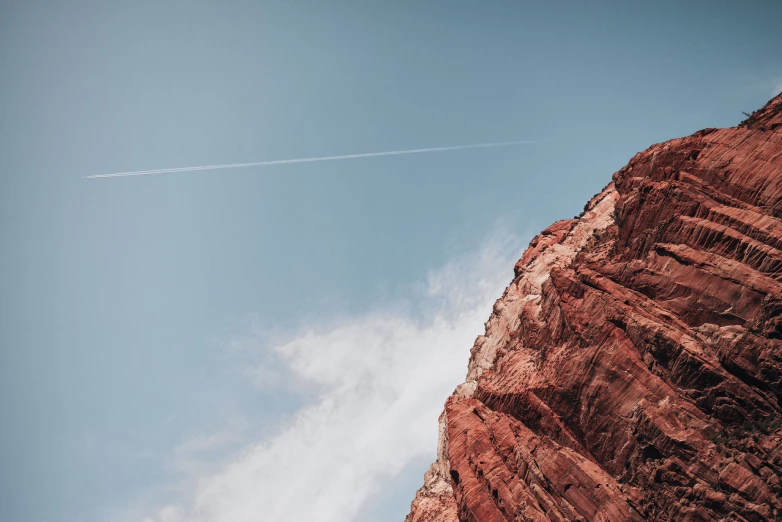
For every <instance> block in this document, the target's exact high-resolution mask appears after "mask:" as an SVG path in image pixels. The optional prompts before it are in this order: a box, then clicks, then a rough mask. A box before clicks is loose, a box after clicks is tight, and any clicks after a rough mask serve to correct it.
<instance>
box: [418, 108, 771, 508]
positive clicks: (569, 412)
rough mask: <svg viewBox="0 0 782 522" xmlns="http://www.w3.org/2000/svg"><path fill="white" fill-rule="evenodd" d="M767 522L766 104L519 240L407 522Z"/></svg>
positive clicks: (657, 154)
mask: <svg viewBox="0 0 782 522" xmlns="http://www.w3.org/2000/svg"><path fill="white" fill-rule="evenodd" d="M521 520H532V521H548V520H554V521H565V520H585V521H593V520H594V521H628V520H629V521H636V520H637V521H640V520H654V521H667V520H670V521H696V520H746V521H766V520H782V95H780V96H777V97H776V98H774V99H773V100H771V102H769V104H767V105H766V106H765V107H764V108H763V109H761V110H759V111H756V112H755V113H753V114H752V116H751V117H749V118H748V119H747V120H746V121H745V122H743V123H742V124H740V125H739V126H737V127H734V128H730V129H705V130H702V131H699V132H697V133H695V134H693V135H692V136H689V137H686V138H680V139H674V140H671V141H668V142H665V143H661V144H657V145H654V146H652V147H650V148H649V149H648V150H646V151H644V152H642V153H639V154H637V155H636V156H635V157H633V158H632V159H631V160H630V162H629V164H628V165H627V166H625V167H624V168H622V169H621V170H620V171H619V172H617V173H615V174H614V176H613V181H612V182H611V183H609V185H608V186H607V187H606V188H605V189H603V190H602V191H601V192H600V193H599V194H597V195H596V196H595V197H594V198H593V199H592V200H591V201H590V202H589V203H588V205H587V206H586V208H585V212H584V213H583V215H582V216H581V217H579V218H578V219H572V220H565V221H560V222H558V223H555V224H554V225H552V226H551V227H549V228H548V229H546V230H544V231H543V232H542V233H541V234H540V235H539V236H537V237H536V238H535V239H533V240H532V242H531V243H530V246H529V248H528V249H527V251H526V252H525V253H524V254H523V256H522V257H521V259H520V260H519V262H518V263H517V264H516V266H515V279H514V280H513V281H512V283H511V284H510V285H509V286H508V288H507V289H506V291H505V293H504V294H503V296H502V297H501V298H500V299H499V300H498V301H497V302H496V304H495V305H494V309H493V311H492V314H491V317H490V318H489V320H488V322H487V323H486V333H485V335H483V336H481V337H479V338H478V339H477V340H476V342H475V345H474V347H473V348H472V352H471V357H470V361H469V367H468V374H467V379H466V381H465V382H464V383H463V384H461V385H459V387H458V388H457V389H456V391H455V392H454V394H453V395H452V396H451V397H450V398H449V399H448V401H447V402H446V404H445V410H444V411H443V413H442V415H441V417H440V442H439V448H438V458H437V461H436V462H435V463H434V464H433V465H432V467H431V469H430V470H429V471H428V472H427V474H426V476H425V479H424V486H423V487H422V488H421V489H420V490H419V491H418V493H417V495H416V498H415V500H414V501H413V503H412V506H411V512H410V514H409V515H408V517H407V522H434V521H438V522H456V521H462V522H466V521H470V522H508V521H521Z"/></svg>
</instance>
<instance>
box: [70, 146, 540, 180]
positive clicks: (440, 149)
mask: <svg viewBox="0 0 782 522" xmlns="http://www.w3.org/2000/svg"><path fill="white" fill-rule="evenodd" d="M536 142H537V140H523V141H503V142H497V143H476V144H472V145H454V146H450V147H432V148H428V149H408V150H393V151H387V152H365V153H362V154H345V155H342V156H321V157H318V158H297V159H285V160H272V161H255V162H252V163H229V164H226V165H201V166H198V167H176V168H170V169H154V170H136V171H132V172H116V173H114V174H93V175H91V176H84V177H85V178H86V179H99V178H125V177H128V176H151V175H155V174H172V173H175V172H195V171H199V170H221V169H241V168H247V167H268V166H271V165H287V164H291V163H314V162H318V161H338V160H348V159H359V158H376V157H379V156H401V155H406V154H424V153H428V152H446V151H453V150H465V149H482V148H490V147H508V146H510V145H525V144H530V143H536Z"/></svg>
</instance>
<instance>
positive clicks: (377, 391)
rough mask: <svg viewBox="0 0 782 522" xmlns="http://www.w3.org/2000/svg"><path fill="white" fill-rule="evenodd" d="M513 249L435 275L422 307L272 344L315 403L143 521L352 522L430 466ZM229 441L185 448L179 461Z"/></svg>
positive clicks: (220, 438) (202, 441) (510, 242)
mask: <svg viewBox="0 0 782 522" xmlns="http://www.w3.org/2000/svg"><path fill="white" fill-rule="evenodd" d="M520 247H521V241H519V240H518V238H512V237H502V238H500V237H495V238H493V239H492V240H491V241H489V242H487V243H486V244H485V245H484V246H483V247H482V248H481V249H480V250H479V251H478V252H475V253H473V254H470V255H464V256H461V257H459V258H458V259H456V260H454V261H452V262H451V263H449V264H448V265H447V266H445V267H443V268H441V269H440V270H437V271H435V272H432V273H431V274H430V275H429V277H428V280H427V281H426V283H425V284H424V285H422V289H419V291H417V293H416V295H415V297H414V300H415V302H416V303H417V304H421V303H422V304H421V306H390V307H387V308H386V310H387V311H376V312H372V313H368V314H366V315H364V316H361V317H357V318H353V319H348V320H342V321H340V323H339V324H335V325H332V326H331V327H324V328H312V329H305V330H303V331H301V332H299V333H298V334H296V335H295V336H293V337H291V338H290V339H291V340H290V341H289V342H284V343H279V344H277V345H273V346H272V347H271V348H269V349H270V350H271V351H272V352H273V353H274V354H275V358H277V359H278V361H282V362H283V363H284V365H285V371H286V372H290V374H291V375H292V376H293V377H295V378H296V379H300V380H301V381H303V382H305V383H307V384H308V385H309V386H310V387H313V388H314V389H315V390H316V391H317V393H316V395H315V399H314V400H313V401H312V402H311V403H309V404H308V405H307V406H306V407H304V408H303V409H301V410H299V411H298V412H297V413H296V414H295V416H294V417H293V419H292V421H290V422H289V423H288V424H287V425H285V426H282V427H280V429H279V431H277V432H276V434H275V435H273V436H271V437H268V438H266V439H264V440H259V441H257V442H255V443H251V444H248V445H247V446H246V447H245V448H244V449H243V450H242V451H240V452H239V453H238V454H237V455H235V456H234V457H233V458H232V459H230V460H229V461H227V462H226V463H224V464H223V465H221V466H219V467H218V468H217V469H211V470H208V471H205V470H201V471H199V472H198V474H197V475H196V476H194V477H193V483H192V488H191V489H190V493H189V494H188V495H186V497H185V498H184V500H182V501H174V502H171V503H170V505H167V506H165V507H163V508H160V509H157V511H156V512H155V514H149V515H147V516H146V517H145V518H142V520H143V521H144V522H185V521H187V522H193V521H197V522H250V521H253V522H255V521H258V520H274V521H276V522H287V521H290V522H300V521H302V520H313V521H318V522H346V521H350V520H355V519H356V517H357V516H359V513H360V510H361V509H362V508H366V507H367V506H366V504H367V502H368V501H369V500H370V499H371V498H372V497H373V495H375V494H377V493H378V492H380V491H381V490H382V489H383V488H384V486H386V485H388V484H390V483H391V481H392V480H393V478H394V477H395V476H396V475H397V474H399V473H400V472H401V471H402V470H403V469H404V467H405V466H406V465H408V464H410V463H411V462H414V461H420V460H421V459H422V458H426V459H433V458H434V456H435V451H436V446H437V442H436V440H437V418H438V415H439V413H440V411H441V409H442V407H443V403H444V401H445V399H446V397H447V396H448V394H450V393H451V391H452V390H453V389H454V387H455V386H456V385H457V384H458V383H459V382H461V381H462V380H463V379H464V376H465V373H466V367H467V358H468V356H469V350H470V347H471V346H472V343H473V341H474V339H475V337H476V336H477V335H479V334H481V333H482V332H483V323H484V321H485V320H486V319H487V317H488V315H489V312H490V310H491V307H492V304H493V302H494V300H495V299H496V298H497V297H499V295H500V294H501V292H502V290H503V288H504V287H505V286H506V285H507V283H509V282H510V280H511V278H512V271H511V270H512V266H513V261H514V260H515V257H516V256H517V255H518V253H519V251H520ZM411 310H418V311H417V312H413V311H411ZM259 349H260V348H259ZM275 364H276V363H275ZM259 371H260V370H259ZM264 372H265V370H263V371H260V373H261V374H263V373H264ZM255 373H257V372H255ZM227 437H228V436H227V435H226V434H223V433H220V434H217V435H215V436H213V437H205V438H199V439H197V440H194V441H190V442H185V443H183V444H182V445H181V446H180V449H182V448H185V449H187V450H188V451H181V452H180V453H182V454H187V453H188V452H189V451H191V450H196V451H197V450H201V449H203V448H211V447H213V445H215V444H221V443H222V442H224V441H225V440H226V439H227ZM184 468H187V466H184ZM195 469H200V468H195ZM422 471H423V470H422ZM412 494H413V492H412V491H411V492H410V495H411V500H412Z"/></svg>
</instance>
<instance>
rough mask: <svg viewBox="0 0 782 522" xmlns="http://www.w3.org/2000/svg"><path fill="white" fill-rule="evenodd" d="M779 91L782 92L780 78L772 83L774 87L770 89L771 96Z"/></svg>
mask: <svg viewBox="0 0 782 522" xmlns="http://www.w3.org/2000/svg"><path fill="white" fill-rule="evenodd" d="M781 92H782V80H778V81H777V83H776V84H775V85H774V88H773V89H772V90H771V96H772V97H774V96H776V95H777V94H779V93H781Z"/></svg>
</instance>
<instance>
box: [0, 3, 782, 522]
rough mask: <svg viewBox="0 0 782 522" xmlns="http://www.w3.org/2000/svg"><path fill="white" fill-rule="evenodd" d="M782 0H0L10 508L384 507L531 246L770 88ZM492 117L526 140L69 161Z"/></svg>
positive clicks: (60, 521)
mask: <svg viewBox="0 0 782 522" xmlns="http://www.w3.org/2000/svg"><path fill="white" fill-rule="evenodd" d="M780 19H782V4H779V3H778V2H747V3H742V4H740V5H739V3H729V2H689V3H687V4H686V5H683V4H681V3H679V2H656V3H654V4H653V5H652V4H649V5H640V4H631V3H628V2H615V3H610V2H600V3H589V5H587V3H583V2H572V3H567V2H559V3H543V2H540V3H532V2H527V3H525V2H481V3H478V2H460V1H449V2H445V1H443V2H437V1H432V2H425V3H424V2H370V1H368V2H337V1H335V2H220V3H217V2H198V1H195V2H167V1H157V2H144V1H141V2H133V3H126V2H83V1H73V2H68V3H63V2H37V1H32V0H31V1H25V2H14V1H5V2H3V3H2V4H1V5H0V72H1V73H2V74H1V77H2V82H0V289H2V296H3V297H2V299H0V307H1V308H0V312H1V313H0V418H2V419H3V426H4V429H3V431H2V433H1V434H0V519H2V520H13V521H16V522H28V521H29V522H77V521H78V522H92V521H96V522H97V521H110V522H125V521H136V522H140V521H144V520H151V521H155V522H178V521H181V520H199V521H201V520H203V521H222V520H233V521H238V522H242V521H243V520H245V519H247V518H243V517H251V516H252V514H253V510H254V509H259V507H258V506H257V505H255V504H254V502H257V501H258V498H260V499H261V500H263V502H264V504H263V505H264V506H265V508H268V509H270V510H273V511H274V513H275V519H276V520H297V519H299V520H300V519H301V518H300V517H302V516H312V513H313V511H312V510H316V511H315V512H316V513H318V515H317V516H316V517H315V518H312V519H318V520H380V521H386V520H388V521H390V520H401V519H402V518H403V517H404V514H405V513H406V511H407V507H408V505H409V502H410V500H411V499H412V497H413V494H414V491H415V489H417V487H419V485H420V483H421V480H422V476H423V472H424V471H425V470H426V468H427V466H428V463H429V462H430V461H431V460H432V459H433V457H434V453H435V445H434V443H433V442H432V441H434V440H436V421H437V419H436V417H437V413H438V412H439V410H440V408H441V405H442V403H443V401H444V399H445V397H446V396H447V394H448V393H449V392H450V391H451V390H452V389H453V387H454V386H455V385H456V384H458V382H459V381H460V380H461V379H462V378H463V376H464V373H465V372H466V365H467V356H468V354H469V348H470V345H471V343H472V339H473V338H474V337H475V335H477V334H478V333H480V331H481V327H482V322H483V320H484V319H485V318H486V317H488V313H489V311H490V307H491V302H492V300H493V299H494V298H496V297H498V296H499V292H501V290H502V288H503V287H504V285H505V284H506V283H507V282H508V281H509V280H510V278H511V275H512V264H513V261H514V258H516V257H518V255H519V254H520V252H521V250H522V249H523V247H524V246H525V245H526V242H527V241H528V240H529V239H530V238H531V236H532V235H534V234H535V233H536V232H538V231H539V230H540V229H542V228H544V227H545V226H548V225H549V224H550V223H551V222H553V221H555V220H557V219H562V218H567V217H572V216H573V215H575V214H578V213H579V212H580V210H581V208H582V207H583V205H584V203H585V202H586V201H587V199H588V198H589V197H590V196H592V195H593V194H594V193H596V192H598V191H599V190H600V188H602V187H603V186H604V185H605V184H606V183H607V182H608V181H609V180H610V176H611V174H612V173H613V172H614V171H615V170H617V169H618V168H620V167H621V166H622V165H624V164H625V163H626V162H627V160H628V159H629V158H630V157H632V155H633V154H635V153H636V152H637V151H639V150H643V149H645V148H646V147H647V146H648V145H650V144H652V143H655V142H659V141H662V140H665V139H668V138H671V137H676V136H680V135H686V134H689V133H691V132H694V131H695V130H698V129H700V128H704V127H720V126H729V125H734V124H736V123H738V122H739V121H740V120H741V119H743V116H742V114H741V111H747V112H749V111H751V110H754V109H756V108H757V107H759V106H761V105H762V104H763V103H764V102H765V101H767V100H768V98H770V97H771V95H772V94H773V93H774V92H778V91H779V90H780V89H782V60H781V59H780V57H779V52H778V50H779V49H780V48H782V35H781V34H780V32H779V30H778V21H779V20H780ZM506 140H540V141H539V142H538V143H535V144H532V145H523V146H518V147H506V148H498V149H473V150H463V151H452V152H443V153H432V154H422V155H414V156H395V157H381V158H368V159H358V160H350V161H342V162H328V163H313V164H296V165H281V166H275V167H267V168H255V169H243V170H232V171H216V172H196V173H183V174H172V175H164V176H154V177H141V178H123V179H113V180H111V179H110V180H85V179H83V176H86V175H91V174H100V173H107V172H119V171H132V170H143V169H157V168H168V167H182V166H191V165H204V164H220V163H236V162H251V161H264V160H276V159H288V158H301V157H312V156H331V155H341V154H352V153H363V152H375V151H386V150H400V149H409V148H422V147H439V146H449V145H460V144H470V143H481V142H493V141H506ZM379 411H381V412H385V414H384V415H382V416H378V415H377V414H376V413H377V412H379ZM373 412H374V413H373ZM308 434H315V435H313V437H314V438H313V437H311V438H308V437H309V435H308ZM319 444H320V446H319ZM329 444H331V445H329ZM313 448H315V449H313ZM316 450H317V451H316ZM329 453H332V455H330V456H329ZM324 455H326V456H325V457H324ZM335 455H338V456H339V458H337V457H335ZM335 459H336V460H335ZM328 485H330V487H332V488H333V489H334V490H329V489H328V487H326V486H328ZM356 485H362V488H358V489H355V490H352V491H348V489H349V488H352V487H356ZM364 486H365V487H364ZM359 489H360V491H359ZM259 491H262V492H266V493H264V495H265V496H264V495H261V496H260V497H259V496H258V495H259V494H258V492H259ZM286 492H287V493H288V494H289V495H290V497H291V499H292V500H285V495H286ZM346 492H347V493H350V495H346ZM340 493H341V494H340ZM329 499H331V500H329ZM226 504H230V505H231V506H232V509H242V510H244V511H242V512H236V511H230V510H229V509H228V507H226ZM308 510H309V511H308ZM297 517H298V518H297ZM261 519H263V517H261Z"/></svg>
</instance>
